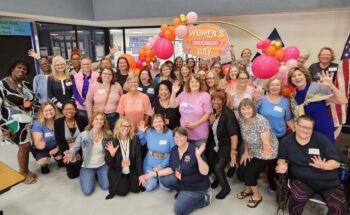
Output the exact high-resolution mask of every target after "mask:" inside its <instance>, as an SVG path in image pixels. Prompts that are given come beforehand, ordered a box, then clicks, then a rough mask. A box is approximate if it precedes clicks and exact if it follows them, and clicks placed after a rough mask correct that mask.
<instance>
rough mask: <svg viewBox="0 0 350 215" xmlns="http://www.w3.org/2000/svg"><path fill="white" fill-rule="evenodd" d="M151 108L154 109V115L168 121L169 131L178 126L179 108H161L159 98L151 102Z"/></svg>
mask: <svg viewBox="0 0 350 215" xmlns="http://www.w3.org/2000/svg"><path fill="white" fill-rule="evenodd" d="M152 107H153V108H154V113H159V114H162V115H163V116H164V117H165V119H168V120H169V124H168V125H167V127H168V128H169V129H171V130H174V128H176V127H179V126H180V117H181V115H180V112H179V108H163V107H162V106H161V105H160V103H159V98H156V99H154V100H153V103H152Z"/></svg>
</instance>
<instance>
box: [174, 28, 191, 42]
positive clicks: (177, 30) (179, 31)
mask: <svg viewBox="0 0 350 215" xmlns="http://www.w3.org/2000/svg"><path fill="white" fill-rule="evenodd" d="M187 33H188V29H187V27H186V26H185V25H178V26H177V27H176V28H175V35H176V36H177V37H178V38H180V39H182V38H184V37H185V36H186V35H187Z"/></svg>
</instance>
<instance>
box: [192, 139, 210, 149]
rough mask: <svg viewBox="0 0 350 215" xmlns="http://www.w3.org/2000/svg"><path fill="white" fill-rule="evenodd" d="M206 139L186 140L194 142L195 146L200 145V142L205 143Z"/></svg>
mask: <svg viewBox="0 0 350 215" xmlns="http://www.w3.org/2000/svg"><path fill="white" fill-rule="evenodd" d="M207 140H208V139H201V140H190V139H189V140H188V142H189V143H190V144H196V146H198V147H200V146H201V145H202V143H204V144H207Z"/></svg>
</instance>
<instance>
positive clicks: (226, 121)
mask: <svg viewBox="0 0 350 215" xmlns="http://www.w3.org/2000/svg"><path fill="white" fill-rule="evenodd" d="M210 127H211V126H210ZM216 132H217V137H218V140H219V144H218V146H219V150H218V156H220V157H230V152H231V136H233V135H238V136H239V134H240V132H239V126H238V122H237V119H236V116H235V114H234V112H233V111H232V110H231V109H229V108H227V107H226V106H224V107H223V108H222V111H221V114H220V116H219V122H218V127H217V131H216ZM209 133H210V135H209V138H208V140H209V141H208V143H209V144H208V145H209V147H214V146H215V141H214V134H213V130H212V127H211V129H210V132H209ZM237 147H238V145H237ZM236 150H238V149H236Z"/></svg>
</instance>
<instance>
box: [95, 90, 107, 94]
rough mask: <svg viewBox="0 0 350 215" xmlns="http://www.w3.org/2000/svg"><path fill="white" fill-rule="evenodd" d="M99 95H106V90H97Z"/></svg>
mask: <svg viewBox="0 0 350 215" xmlns="http://www.w3.org/2000/svg"><path fill="white" fill-rule="evenodd" d="M97 93H98V94H105V93H106V90H97Z"/></svg>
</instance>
